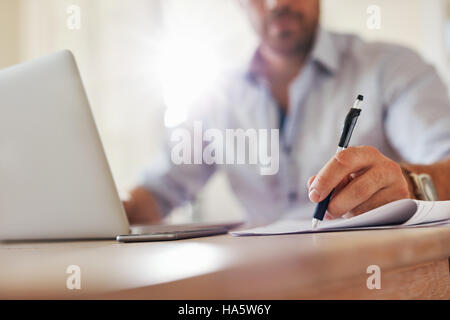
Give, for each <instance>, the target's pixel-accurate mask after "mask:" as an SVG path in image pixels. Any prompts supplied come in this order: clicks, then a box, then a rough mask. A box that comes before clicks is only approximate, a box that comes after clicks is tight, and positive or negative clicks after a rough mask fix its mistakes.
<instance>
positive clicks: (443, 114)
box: [381, 47, 450, 164]
mask: <svg viewBox="0 0 450 320" xmlns="http://www.w3.org/2000/svg"><path fill="white" fill-rule="evenodd" d="M381 88H382V96H383V104H384V105H385V107H386V113H385V130H386V134H387V138H388V139H389V141H390V142H391V144H392V146H393V147H394V148H395V149H396V150H397V152H398V153H399V154H400V156H401V157H402V158H403V159H404V160H405V161H407V162H409V163H415V164H431V163H434V162H437V161H439V160H442V159H444V158H447V157H449V156H450V101H449V96H448V91H447V87H446V86H445V85H444V83H443V82H442V80H441V79H440V78H439V76H438V74H437V72H436V70H435V69H434V67H432V66H430V65H428V64H427V63H425V62H424V61H423V60H422V59H421V58H420V57H419V55H417V54H416V53H414V52H413V51H412V50H409V49H406V48H400V47H399V48H397V50H395V52H394V53H393V54H392V55H391V56H390V57H389V59H387V61H386V63H385V66H384V70H383V72H382V75H381Z"/></svg>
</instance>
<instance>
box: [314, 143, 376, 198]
mask: <svg viewBox="0 0 450 320" xmlns="http://www.w3.org/2000/svg"><path fill="white" fill-rule="evenodd" d="M381 156H382V155H381V153H380V152H379V151H378V150H377V149H376V148H374V147H353V148H349V149H346V150H343V151H342V152H340V153H339V154H337V155H336V156H334V157H333V158H332V159H331V160H330V161H329V162H328V163H327V164H326V165H325V167H324V168H323V169H322V170H321V171H320V172H319V174H318V175H317V177H316V178H315V180H314V182H313V183H312V184H311V186H310V188H309V198H310V199H311V201H313V202H316V203H318V202H320V201H323V200H324V199H325V198H326V197H327V196H328V195H329V194H330V192H331V191H332V190H333V189H334V188H336V186H337V185H338V184H339V183H340V182H341V181H342V180H343V179H344V178H345V177H347V176H348V175H350V174H352V173H355V172H358V171H360V170H363V169H368V168H370V167H371V166H372V165H373V164H374V163H376V162H377V161H379V158H380V157H381Z"/></svg>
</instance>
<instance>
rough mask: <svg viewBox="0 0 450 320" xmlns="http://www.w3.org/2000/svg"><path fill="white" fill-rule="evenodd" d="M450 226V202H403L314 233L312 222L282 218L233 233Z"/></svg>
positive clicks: (331, 223) (326, 225) (323, 226)
mask: <svg viewBox="0 0 450 320" xmlns="http://www.w3.org/2000/svg"><path fill="white" fill-rule="evenodd" d="M445 223H450V202H449V201H446V202H431V201H430V202H425V201H417V200H409V199H405V200H400V201H396V202H393V203H390V204H387V205H385V206H383V207H380V208H377V209H375V210H372V211H370V212H367V213H365V214H363V215H360V216H358V217H354V218H351V219H339V220H334V221H324V222H322V223H321V224H320V226H319V227H318V228H317V229H315V230H313V229H312V225H311V219H306V220H305V219H293V218H290V219H283V220H279V221H277V222H275V223H273V224H270V225H268V226H265V227H259V228H253V229H248V230H241V231H235V232H232V233H231V234H232V235H235V236H252V235H281V234H294V233H312V232H325V231H344V230H361V229H392V228H406V227H414V226H424V225H435V224H445Z"/></svg>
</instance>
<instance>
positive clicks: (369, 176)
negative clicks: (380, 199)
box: [328, 167, 393, 218]
mask: <svg viewBox="0 0 450 320" xmlns="http://www.w3.org/2000/svg"><path fill="white" fill-rule="evenodd" d="M392 179H393V177H392V176H390V175H389V174H388V172H385V171H384V170H383V168H381V167H374V168H372V169H370V170H368V171H367V172H366V173H365V174H363V175H361V176H359V177H357V178H356V179H354V180H353V181H352V182H350V183H349V184H348V185H347V186H346V187H345V188H343V189H342V190H341V191H340V192H339V191H338V190H336V195H335V196H334V197H333V199H332V200H331V202H330V205H329V207H328V211H329V212H330V213H331V214H332V215H333V217H335V218H338V217H341V216H343V215H344V214H346V213H348V212H349V211H351V210H352V209H354V208H356V207H358V206H359V205H361V204H362V203H365V202H366V201H368V200H369V199H370V198H371V197H372V196H373V195H374V194H376V193H377V192H378V191H379V190H380V189H383V188H386V187H387V186H388V185H390V184H391V183H393V181H392Z"/></svg>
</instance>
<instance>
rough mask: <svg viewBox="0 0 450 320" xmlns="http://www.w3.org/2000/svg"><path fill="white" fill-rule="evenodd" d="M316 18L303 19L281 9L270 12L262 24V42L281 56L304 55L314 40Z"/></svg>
mask: <svg viewBox="0 0 450 320" xmlns="http://www.w3.org/2000/svg"><path fill="white" fill-rule="evenodd" d="M317 29H318V18H317V17H308V18H307V17H305V16H304V15H303V14H301V13H299V12H293V11H291V10H289V9H286V8H282V9H279V10H274V11H272V12H271V14H270V16H269V17H268V18H267V19H266V22H265V23H264V32H263V41H264V43H265V44H266V45H268V46H269V47H270V48H271V49H272V50H274V51H276V52H278V53H279V54H283V55H299V54H301V55H305V54H307V53H308V52H309V51H310V50H311V48H312V46H313V44H314V40H315V36H316V32H317Z"/></svg>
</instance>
